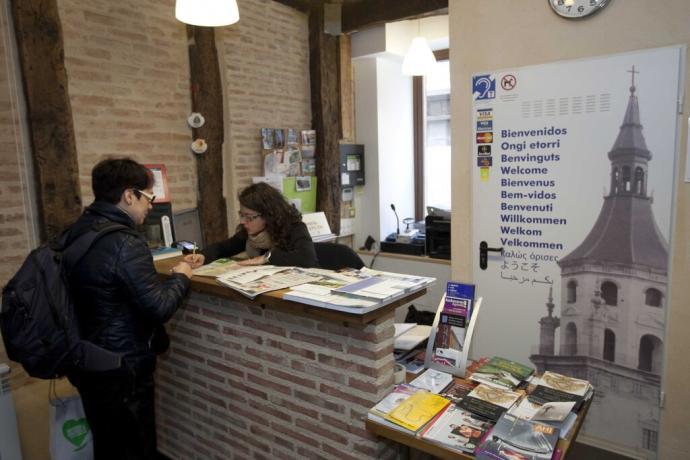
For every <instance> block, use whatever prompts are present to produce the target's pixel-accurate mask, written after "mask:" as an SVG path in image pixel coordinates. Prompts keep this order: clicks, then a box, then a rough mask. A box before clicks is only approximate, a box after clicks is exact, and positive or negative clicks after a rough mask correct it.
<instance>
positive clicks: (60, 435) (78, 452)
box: [50, 396, 93, 460]
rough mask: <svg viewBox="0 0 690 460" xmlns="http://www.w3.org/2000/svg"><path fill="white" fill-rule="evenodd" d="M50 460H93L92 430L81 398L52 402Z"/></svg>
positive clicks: (73, 397) (71, 397)
mask: <svg viewBox="0 0 690 460" xmlns="http://www.w3.org/2000/svg"><path fill="white" fill-rule="evenodd" d="M50 458H51V459H52V460H93V439H92V437H91V428H90V427H89V422H87V421H86V415H84V407H83V406H82V404H81V398H80V397H79V396H70V397H68V398H60V399H51V401H50Z"/></svg>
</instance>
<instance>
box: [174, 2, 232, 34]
mask: <svg viewBox="0 0 690 460" xmlns="http://www.w3.org/2000/svg"><path fill="white" fill-rule="evenodd" d="M175 17H176V18H177V20H178V21H180V22H184V23H185V24H190V25H193V26H204V27H218V26H229V25H230V24H234V23H236V22H237V21H239V20H240V12H239V10H238V9H237V0H177V1H176V2H175Z"/></svg>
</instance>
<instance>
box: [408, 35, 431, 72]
mask: <svg viewBox="0 0 690 460" xmlns="http://www.w3.org/2000/svg"><path fill="white" fill-rule="evenodd" d="M434 64H436V58H435V57H434V53H433V51H431V48H429V44H428V43H427V42H426V38H424V37H416V38H415V39H414V40H412V44H411V45H410V49H409V50H407V54H406V55H405V60H404V61H403V65H402V72H403V74H405V75H416V76H419V75H426V74H427V73H428V72H430V71H431V69H432V67H433V66H434Z"/></svg>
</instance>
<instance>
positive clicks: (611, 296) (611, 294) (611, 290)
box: [601, 281, 618, 306]
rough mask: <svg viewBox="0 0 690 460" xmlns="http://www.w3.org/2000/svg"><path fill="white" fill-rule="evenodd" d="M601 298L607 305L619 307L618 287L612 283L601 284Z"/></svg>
mask: <svg viewBox="0 0 690 460" xmlns="http://www.w3.org/2000/svg"><path fill="white" fill-rule="evenodd" d="M601 297H602V299H604V303H606V305H611V306H616V305H618V286H616V285H615V284H614V283H612V282H611V281H604V282H603V283H601Z"/></svg>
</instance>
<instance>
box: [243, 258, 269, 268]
mask: <svg viewBox="0 0 690 460" xmlns="http://www.w3.org/2000/svg"><path fill="white" fill-rule="evenodd" d="M265 263H266V256H256V257H252V258H251V259H247V260H243V261H241V262H237V265H244V266H247V265H263V264H265Z"/></svg>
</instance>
